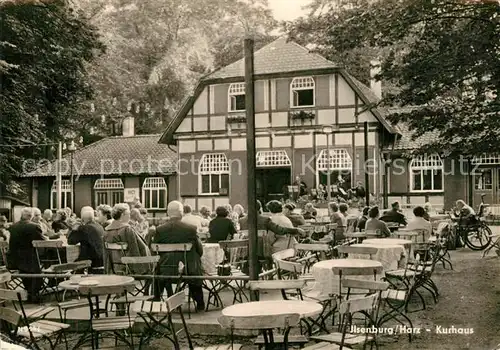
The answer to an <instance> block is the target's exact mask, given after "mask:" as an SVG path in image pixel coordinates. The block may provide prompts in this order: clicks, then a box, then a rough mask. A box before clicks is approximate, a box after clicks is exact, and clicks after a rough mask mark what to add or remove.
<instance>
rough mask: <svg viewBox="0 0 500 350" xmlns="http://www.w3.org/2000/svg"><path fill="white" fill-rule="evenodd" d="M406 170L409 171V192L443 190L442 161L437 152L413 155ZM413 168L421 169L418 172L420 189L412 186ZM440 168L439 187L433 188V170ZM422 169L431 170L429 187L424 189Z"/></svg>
mask: <svg viewBox="0 0 500 350" xmlns="http://www.w3.org/2000/svg"><path fill="white" fill-rule="evenodd" d="M408 170H409V173H410V192H416V193H422V192H443V191H444V163H443V160H442V159H441V157H440V156H439V155H437V154H431V155H424V156H417V157H414V158H413V159H412V160H411V162H410V165H409V166H408ZM415 170H418V171H421V173H420V188H421V189H420V190H416V189H414V188H413V186H414V182H415V181H414V179H413V172H414V171H415ZM437 170H441V186H442V188H441V189H435V188H434V171H437ZM424 171H431V172H432V174H431V189H430V190H425V189H423V188H422V187H423V185H424Z"/></svg>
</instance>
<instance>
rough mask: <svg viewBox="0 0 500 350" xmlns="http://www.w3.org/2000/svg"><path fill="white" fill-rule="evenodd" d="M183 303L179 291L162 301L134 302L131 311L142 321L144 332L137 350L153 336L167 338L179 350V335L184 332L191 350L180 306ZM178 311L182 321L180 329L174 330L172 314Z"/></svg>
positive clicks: (189, 338)
mask: <svg viewBox="0 0 500 350" xmlns="http://www.w3.org/2000/svg"><path fill="white" fill-rule="evenodd" d="M183 303H184V291H180V292H179V293H176V294H174V295H172V296H171V297H169V298H168V299H167V300H165V301H164V302H163V301H147V300H143V301H136V302H135V303H134V305H133V310H134V311H135V312H136V313H137V315H138V316H139V318H141V319H142V320H143V321H144V326H145V327H144V330H143V331H142V333H141V337H140V340H139V349H141V348H142V346H143V345H144V344H146V343H148V342H149V340H150V339H151V338H153V337H155V336H160V337H162V338H167V339H168V340H169V341H170V342H171V343H172V344H173V345H174V347H175V349H180V344H179V338H178V336H179V334H180V332H182V331H184V333H185V335H186V338H187V341H188V344H189V349H193V344H192V342H191V336H190V334H189V330H188V328H187V325H186V320H185V319H184V314H183V313H182V305H183ZM174 311H178V312H179V316H180V318H181V321H182V328H181V329H179V330H176V327H175V325H174V323H173V321H172V312H174Z"/></svg>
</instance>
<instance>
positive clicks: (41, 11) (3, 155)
mask: <svg viewBox="0 0 500 350" xmlns="http://www.w3.org/2000/svg"><path fill="white" fill-rule="evenodd" d="M0 23H2V30H0V84H1V85H0V120H1V122H0V145H1V146H0V147H1V151H0V169H1V173H0V183H2V184H8V183H9V182H10V180H11V179H12V178H13V177H15V176H17V175H18V174H19V172H20V171H21V170H22V169H23V166H22V162H23V160H25V159H26V158H35V159H37V158H40V157H44V156H46V155H47V154H46V152H45V150H46V149H45V148H44V147H43V146H40V144H48V143H53V142H57V141H59V140H62V139H64V138H65V137H68V136H73V137H74V136H76V134H77V131H78V130H80V129H81V128H85V127H86V126H87V125H88V124H89V123H91V122H92V120H90V119H89V118H88V116H87V115H86V114H85V113H84V112H83V111H82V108H81V105H82V103H84V102H85V101H86V100H87V99H90V98H91V97H92V92H93V91H92V88H91V86H90V85H89V84H88V80H87V73H86V70H85V64H86V63H87V62H91V61H92V60H93V59H94V58H95V57H96V55H98V53H99V52H100V51H101V50H102V49H103V47H102V46H101V44H100V43H99V41H98V38H97V34H96V32H95V31H94V29H93V28H92V27H91V26H89V25H88V24H87V23H86V22H85V21H83V20H82V19H80V18H79V17H77V16H76V15H75V14H74V13H73V12H72V11H71V10H70V9H69V8H68V7H67V6H66V5H65V2H64V1H63V0H53V1H46V2H40V1H22V2H4V3H2V4H0ZM6 145H9V146H8V147H7V146H6ZM20 145H32V146H26V147H20Z"/></svg>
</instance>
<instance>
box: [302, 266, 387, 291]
mask: <svg viewBox="0 0 500 350" xmlns="http://www.w3.org/2000/svg"><path fill="white" fill-rule="evenodd" d="M381 266H382V263H381V262H380V261H376V260H367V259H351V258H348V259H331V260H323V261H320V262H317V263H316V264H314V265H313V267H312V274H313V276H314V279H315V280H316V282H317V283H316V285H315V286H314V289H315V291H317V292H319V296H321V297H328V296H330V295H331V294H338V292H339V287H340V286H339V283H340V280H339V276H337V275H334V273H333V270H332V269H333V268H334V267H337V268H343V267H344V268H350V269H352V268H360V269H364V268H376V267H381ZM349 278H353V279H373V274H372V273H370V274H369V275H366V276H363V275H362V276H350V277H349Z"/></svg>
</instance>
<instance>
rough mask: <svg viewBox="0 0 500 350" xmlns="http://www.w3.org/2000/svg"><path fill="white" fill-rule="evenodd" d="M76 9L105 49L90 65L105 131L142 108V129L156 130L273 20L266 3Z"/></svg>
mask: <svg viewBox="0 0 500 350" xmlns="http://www.w3.org/2000/svg"><path fill="white" fill-rule="evenodd" d="M74 6H79V10H81V11H82V13H84V14H86V15H87V16H88V18H89V20H90V21H91V22H92V23H93V24H94V25H95V26H96V27H98V28H99V31H100V33H101V35H102V36H103V41H104V42H105V44H106V46H107V52H106V54H105V55H103V56H101V57H100V59H99V60H98V61H97V62H96V63H94V64H93V65H92V66H91V67H90V72H91V76H92V81H93V86H94V87H95V88H96V90H97V91H98V93H97V94H96V98H95V99H94V101H93V107H92V106H89V108H90V110H91V111H92V113H94V114H95V115H96V116H100V117H104V118H103V119H104V120H105V123H104V125H105V127H104V130H103V131H104V132H105V133H106V132H107V133H109V132H110V131H111V130H110V128H109V126H110V125H113V124H115V125H117V124H119V121H120V120H121V119H122V118H123V117H125V116H127V115H128V114H129V113H137V114H136V115H137V116H138V118H136V132H137V133H157V132H158V130H161V126H162V123H163V124H164V123H166V122H168V121H169V120H170V118H171V117H172V115H173V114H174V113H175V110H177V108H179V106H180V104H181V102H182V101H183V100H184V98H185V96H186V95H188V94H189V92H190V90H191V89H192V88H193V87H194V84H195V82H196V81H197V80H198V79H199V78H200V77H201V76H202V75H204V74H206V73H208V72H209V71H211V70H213V69H214V68H216V67H217V66H219V65H225V64H227V63H230V62H228V61H229V60H232V58H233V57H237V56H238V51H239V46H238V45H239V44H240V42H241V41H242V39H243V36H244V34H245V32H248V31H250V29H251V30H252V31H253V32H255V35H256V36H257V37H259V38H266V34H267V33H268V32H269V31H270V30H272V29H273V28H274V25H275V23H274V21H273V19H272V16H271V13H270V11H269V10H268V9H267V0H237V1H236V0H171V1H163V0H106V1H103V0H101V1H81V2H80V1H79V2H75V5H74ZM235 43H237V44H235ZM132 105H134V106H135V107H134V110H132ZM109 121H111V123H107V122H109ZM106 124H107V127H106Z"/></svg>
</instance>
